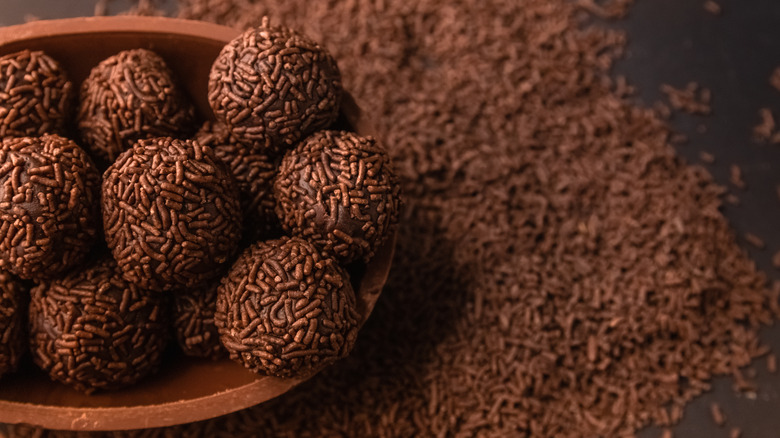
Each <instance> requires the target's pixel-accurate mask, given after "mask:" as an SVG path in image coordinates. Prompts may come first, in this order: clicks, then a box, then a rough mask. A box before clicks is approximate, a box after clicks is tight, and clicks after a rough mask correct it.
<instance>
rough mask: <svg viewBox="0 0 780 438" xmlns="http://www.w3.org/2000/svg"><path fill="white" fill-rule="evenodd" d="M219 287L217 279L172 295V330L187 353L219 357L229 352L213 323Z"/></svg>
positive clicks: (213, 357)
mask: <svg viewBox="0 0 780 438" xmlns="http://www.w3.org/2000/svg"><path fill="white" fill-rule="evenodd" d="M218 286H219V281H215V282H214V283H212V284H209V285H207V286H205V287H200V288H195V289H193V290H187V291H178V292H177V293H175V294H174V295H173V318H172V319H173V329H174V332H175V335H176V340H177V341H178V343H179V347H181V349H182V351H183V352H184V354H186V355H187V356H195V357H205V358H209V359H220V358H222V357H225V356H226V355H227V352H226V351H225V347H223V346H222V344H221V343H220V342H219V333H218V332H217V326H216V325H215V324H214V312H215V311H216V310H217V287H218Z"/></svg>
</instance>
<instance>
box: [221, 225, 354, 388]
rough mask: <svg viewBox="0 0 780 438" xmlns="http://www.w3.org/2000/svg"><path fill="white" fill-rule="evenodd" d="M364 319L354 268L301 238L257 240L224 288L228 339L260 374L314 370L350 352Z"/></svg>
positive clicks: (236, 352)
mask: <svg viewBox="0 0 780 438" xmlns="http://www.w3.org/2000/svg"><path fill="white" fill-rule="evenodd" d="M358 319H359V316H358V314H357V311H356V309H355V294H354V292H353V290H352V286H351V284H350V282H349V277H348V275H347V273H346V272H345V271H344V270H343V269H342V268H340V267H339V266H338V264H337V263H336V261H335V260H333V259H331V258H327V257H324V256H322V255H321V253H320V252H319V250H318V249H317V248H316V247H315V246H314V245H312V244H311V243H309V242H307V241H305V240H302V239H299V238H288V237H284V238H281V239H278V240H270V241H267V242H258V243H256V244H254V245H253V246H251V247H249V248H248V249H247V250H246V251H245V252H244V253H243V254H242V255H241V256H240V257H239V258H238V260H237V261H236V262H235V263H234V264H233V267H232V268H231V270H230V272H229V273H228V275H227V277H225V278H224V279H223V280H222V284H221V285H220V287H219V291H218V293H217V312H216V314H215V320H216V324H217V327H218V328H219V333H220V337H221V340H222V344H223V345H224V346H225V348H226V349H227V350H228V352H229V353H230V357H231V358H232V359H233V360H236V361H237V362H239V363H242V364H244V366H245V367H247V368H249V369H250V370H252V371H255V372H257V373H260V374H268V375H273V376H278V377H302V376H307V375H310V374H311V373H314V372H316V371H318V370H319V369H320V368H321V367H323V366H325V365H327V364H330V363H332V362H334V361H336V360H337V359H339V358H342V357H344V356H346V355H347V354H349V352H350V351H351V349H352V346H353V345H354V343H355V339H356V337H357V332H358Z"/></svg>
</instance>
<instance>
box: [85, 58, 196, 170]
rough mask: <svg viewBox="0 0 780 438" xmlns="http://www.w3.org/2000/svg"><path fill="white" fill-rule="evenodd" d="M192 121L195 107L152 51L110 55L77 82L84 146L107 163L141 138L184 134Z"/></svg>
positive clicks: (193, 128) (180, 135)
mask: <svg viewBox="0 0 780 438" xmlns="http://www.w3.org/2000/svg"><path fill="white" fill-rule="evenodd" d="M194 121H195V109H194V107H193V106H192V104H191V103H190V102H189V101H188V100H187V99H186V97H185V96H184V94H183V92H182V91H181V90H180V89H179V88H178V86H177V85H176V84H175V83H174V79H173V73H172V72H171V70H170V69H169V68H168V66H167V65H166V64H165V61H163V59H162V58H161V57H160V56H158V55H157V54H156V53H154V52H152V51H150V50H145V49H135V50H126V51H123V52H119V53H118V54H116V55H114V56H111V57H110V58H108V59H106V60H104V61H103V62H101V63H100V64H98V65H97V66H96V67H95V68H93V69H92V71H91V72H90V74H89V77H88V78H87V79H86V80H84V82H83V83H82V85H81V103H80V106H79V113H78V127H79V130H80V132H81V136H82V138H83V139H84V143H85V146H86V147H87V148H88V149H89V151H90V152H91V153H92V154H93V155H94V156H95V157H98V158H100V159H101V160H104V161H105V162H106V163H111V162H113V161H114V159H115V158H116V157H117V156H118V155H119V154H120V153H122V151H124V150H127V149H129V148H130V147H131V146H132V145H133V144H134V143H135V142H136V141H137V140H139V139H147V138H152V137H181V138H185V137H188V136H189V135H191V134H192V133H193V132H194V131H195V128H196V126H195V124H194Z"/></svg>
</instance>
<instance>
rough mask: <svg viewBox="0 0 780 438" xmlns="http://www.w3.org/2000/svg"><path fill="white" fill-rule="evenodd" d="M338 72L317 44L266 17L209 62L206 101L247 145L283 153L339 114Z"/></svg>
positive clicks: (339, 76) (332, 120) (340, 89)
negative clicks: (211, 64) (273, 24)
mask: <svg viewBox="0 0 780 438" xmlns="http://www.w3.org/2000/svg"><path fill="white" fill-rule="evenodd" d="M341 91H342V88H341V73H340V72H339V69H338V66H337V65H336V61H335V60H334V59H333V57H332V56H331V55H330V54H329V53H328V52H327V51H326V50H325V49H324V48H323V47H322V46H320V45H319V44H317V43H316V42H314V41H312V40H311V39H309V38H307V37H305V36H303V35H301V34H299V33H298V32H296V31H294V30H291V29H289V28H287V27H284V26H273V27H272V26H271V25H270V23H269V20H268V18H267V17H266V18H264V19H263V21H262V24H261V25H260V26H259V27H257V28H254V29H250V30H247V31H246V32H244V33H243V34H242V35H241V36H239V37H238V38H236V39H235V40H233V41H232V42H230V43H229V44H228V45H227V46H225V48H224V49H223V50H222V52H221V53H220V55H219V57H218V58H217V59H216V60H215V61H214V65H213V66H212V69H211V75H210V77H209V96H208V97H209V103H210V104H211V108H212V109H213V110H214V114H215V115H216V116H217V119H218V120H220V121H222V122H224V123H225V124H226V125H227V127H228V129H229V130H230V131H231V133H233V135H235V137H236V138H237V139H238V140H239V141H242V142H245V143H246V144H247V145H248V146H252V147H259V148H261V149H263V150H268V149H271V150H276V151H281V150H284V149H286V148H288V147H290V146H292V145H294V144H295V143H297V142H298V141H299V140H300V139H301V138H304V137H305V136H307V135H308V134H310V133H312V132H314V131H316V130H319V129H324V128H326V127H328V126H329V125H330V124H332V123H333V122H334V121H335V120H336V117H337V116H338V110H339V101H340V100H341Z"/></svg>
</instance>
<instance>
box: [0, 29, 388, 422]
mask: <svg viewBox="0 0 780 438" xmlns="http://www.w3.org/2000/svg"><path fill="white" fill-rule="evenodd" d="M238 33H239V32H238V31H237V30H235V29H231V28H227V27H223V26H217V25H213V24H208V23H202V22H193V21H187V20H177V19H169V18H160V17H90V18H77V19H66V20H50V21H41V22H33V23H28V24H25V25H21V26H12V27H7V28H0V55H5V54H8V53H13V52H16V51H19V50H24V49H30V50H43V51H44V52H46V53H47V54H48V55H50V56H52V57H53V58H55V59H56V60H58V61H59V62H60V63H61V64H62V65H63V67H64V68H65V69H66V71H67V72H68V74H69V75H70V77H71V80H73V81H74V83H75V85H76V86H77V87H78V86H80V84H81V82H82V81H83V80H84V78H86V77H87V75H88V74H89V71H90V70H91V69H92V67H94V66H95V65H97V64H98V63H99V62H100V61H102V60H103V59H105V58H107V57H109V56H111V55H113V54H115V53H117V52H119V51H121V50H126V49H134V48H146V49H150V50H153V51H155V52H157V53H158V54H159V55H160V56H162V57H163V58H164V59H165V61H166V63H167V64H168V66H169V67H170V68H171V69H172V70H173V72H174V74H175V75H176V78H177V80H178V82H179V84H180V85H181V86H182V87H184V89H185V90H186V91H187V93H188V94H189V95H190V97H191V98H192V100H193V101H194V103H195V105H196V107H197V109H198V111H199V112H200V115H201V117H202V118H203V119H209V118H212V117H213V116H212V112H211V110H210V108H209V106H208V103H207V100H206V92H207V82H208V73H209V70H210V68H211V64H212V62H213V60H214V59H215V58H216V56H217V54H218V53H219V51H220V50H221V48H222V47H223V46H224V45H225V44H226V43H227V42H228V41H230V40H231V39H232V38H234V37H235V36H237V35H238ZM339 124H340V125H341V126H342V127H350V128H351V129H354V130H355V131H356V132H359V133H362V134H366V133H370V132H371V131H369V129H370V126H369V125H368V123H367V121H366V120H364V118H363V117H362V115H361V113H360V110H359V109H358V107H357V106H356V105H355V103H354V101H353V100H352V98H351V97H350V96H349V95H346V96H345V99H344V102H343V104H342V114H341V119H340V121H339ZM394 245H395V236H392V237H391V238H390V239H388V243H387V244H385V245H384V247H383V248H381V249H380V250H379V251H378V252H377V255H376V257H375V258H374V259H373V260H372V262H371V263H369V264H368V265H365V266H364V265H358V264H356V265H354V266H350V267H349V271H350V273H351V274H352V281H353V285H354V287H355V290H356V293H357V295H358V303H359V304H358V305H359V309H358V310H359V311H360V313H361V316H362V319H363V321H365V319H366V318H367V317H368V315H369V314H370V313H371V311H372V310H373V307H374V304H375V303H376V300H377V298H378V296H379V294H380V293H381V289H382V287H383V285H384V283H385V281H386V279H387V274H388V272H389V268H390V263H391V259H392V254H393V249H394ZM300 382H301V380H297V379H278V378H272V377H265V376H258V375H256V374H253V373H251V372H249V371H247V370H245V369H244V368H243V367H242V366H240V365H238V364H236V363H234V362H231V361H229V360H221V361H209V360H201V359H194V358H188V357H184V356H183V355H181V353H178V352H176V350H174V349H169V353H168V355H167V356H166V357H165V360H164V362H163V367H162V369H161V370H160V372H159V373H157V374H155V375H154V376H151V377H149V378H147V379H145V380H143V381H142V382H140V383H138V384H136V385H134V386H132V387H130V388H127V389H124V390H121V391H116V392H105V393H97V394H93V395H89V396H87V395H84V394H82V393H79V392H77V391H75V390H72V389H70V388H68V387H66V386H64V385H62V384H59V383H55V382H52V381H51V380H50V379H49V377H48V376H47V375H46V374H45V373H43V372H42V371H40V370H38V369H37V367H35V366H34V365H33V364H32V363H31V361H29V360H28V361H27V362H25V363H23V365H22V367H21V370H20V371H18V372H17V373H14V374H10V375H7V376H4V377H3V378H2V379H0V422H4V423H26V424H32V425H36V426H42V427H46V428H50V429H60V430H123V429H136V428H148V427H160V426H169V425H174V424H181V423H186V422H192V421H198V420H203V419H207V418H212V417H216V416H219V415H223V414H227V413H230V412H233V411H236V410H240V409H243V408H246V407H249V406H253V405H255V404H258V403H261V402H263V401H266V400H269V399H271V398H273V397H276V396H278V395H280V394H282V393H284V392H286V391H287V390H289V389H290V388H292V387H293V386H295V385H296V384H298V383H300Z"/></svg>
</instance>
